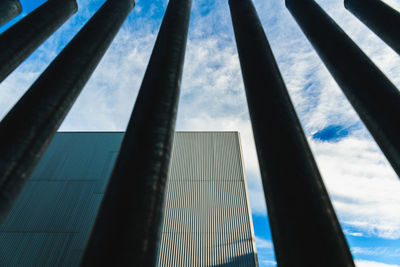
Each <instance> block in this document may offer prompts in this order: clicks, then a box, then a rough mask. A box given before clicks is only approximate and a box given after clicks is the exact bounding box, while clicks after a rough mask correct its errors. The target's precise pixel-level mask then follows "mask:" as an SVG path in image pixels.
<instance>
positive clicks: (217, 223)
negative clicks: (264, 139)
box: [159, 132, 258, 266]
mask: <svg viewBox="0 0 400 267" xmlns="http://www.w3.org/2000/svg"><path fill="white" fill-rule="evenodd" d="M257 265H258V264H257V257H256V250H255V240H254V233H253V225H252V221H251V213H250V208H249V202H248V197H247V185H246V181H245V176H244V170H243V165H242V155H241V147H240V140H239V135H238V133H237V132H178V133H176V134H175V140H174V147H173V154H172V162H171V168H170V174H169V180H168V182H167V192H166V199H165V214H164V225H163V232H162V241H161V247H160V256H159V266H257Z"/></svg>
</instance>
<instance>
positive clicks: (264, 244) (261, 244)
mask: <svg viewBox="0 0 400 267" xmlns="http://www.w3.org/2000/svg"><path fill="white" fill-rule="evenodd" d="M256 244H257V249H272V248H273V245H272V242H271V241H270V240H266V239H263V238H261V237H258V236H256Z"/></svg>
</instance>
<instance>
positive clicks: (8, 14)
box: [0, 0, 22, 27]
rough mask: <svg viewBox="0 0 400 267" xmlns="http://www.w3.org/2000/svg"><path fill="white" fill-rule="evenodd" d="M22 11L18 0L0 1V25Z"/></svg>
mask: <svg viewBox="0 0 400 267" xmlns="http://www.w3.org/2000/svg"><path fill="white" fill-rule="evenodd" d="M21 12H22V6H21V3H20V2H19V0H2V1H0V27H1V26H3V25H4V24H6V23H7V22H9V21H10V20H12V19H13V18H15V17H16V16H18V15H19V14H20V13H21Z"/></svg>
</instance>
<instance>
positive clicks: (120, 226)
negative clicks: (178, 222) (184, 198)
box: [81, 0, 192, 266]
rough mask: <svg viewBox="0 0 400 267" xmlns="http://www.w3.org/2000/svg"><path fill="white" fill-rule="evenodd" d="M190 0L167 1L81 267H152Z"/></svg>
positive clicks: (156, 256)
mask: <svg viewBox="0 0 400 267" xmlns="http://www.w3.org/2000/svg"><path fill="white" fill-rule="evenodd" d="M191 2H192V1H191V0H170V1H169V4H168V7H167V10H166V12H165V15H164V19H163V22H162V25H161V28H160V32H159V33H158V37H157V40H156V43H155V46H154V49H153V52H152V55H151V58H150V62H149V64H148V67H147V70H146V73H145V75H144V78H143V82H142V85H141V88H140V91H139V95H138V97H137V100H136V104H135V107H134V109H133V112H132V115H131V118H130V121H129V123H128V127H127V130H126V134H125V137H124V140H123V142H122V145H121V150H120V152H119V155H118V158H117V161H116V164H115V166H114V170H113V173H112V175H111V178H110V181H109V184H108V186H107V190H106V193H105V195H104V198H103V201H102V203H101V206H100V211H99V213H98V215H97V219H96V222H95V225H94V228H93V230H92V233H91V236H90V239H89V243H88V245H87V247H86V251H85V254H84V257H83V260H82V263H81V265H82V266H155V265H156V263H157V258H158V250H159V246H160V238H161V230H162V218H163V202H164V195H165V184H166V179H167V174H168V167H169V161H170V154H171V147H172V141H173V136H174V131H175V118H176V112H177V106H178V99H179V91H180V84H181V76H182V69H183V61H184V55H185V48H186V39H187V32H188V25H189V17H190V9H191Z"/></svg>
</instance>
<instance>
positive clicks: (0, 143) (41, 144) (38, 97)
mask: <svg viewBox="0 0 400 267" xmlns="http://www.w3.org/2000/svg"><path fill="white" fill-rule="evenodd" d="M133 6H134V1H133V0H109V1H107V2H106V3H105V4H104V5H103V6H102V7H101V8H100V9H99V11H98V12H97V13H96V14H95V15H94V16H93V18H92V19H90V21H89V22H88V23H87V24H86V25H85V26H84V27H83V28H82V30H81V31H80V32H79V33H78V34H77V35H76V36H75V37H74V39H73V40H72V41H71V42H70V43H69V44H68V45H67V47H66V48H65V49H64V50H63V51H62V52H61V53H60V54H59V55H58V56H57V57H56V59H55V60H54V61H53V62H52V63H51V64H50V66H49V67H48V68H47V69H46V70H45V71H44V72H43V74H42V75H41V76H40V77H39V78H38V79H37V80H36V82H35V83H34V84H33V85H32V86H31V87H30V88H29V90H28V91H27V92H26V93H25V94H24V96H23V97H22V98H21V99H20V100H19V101H18V102H17V104H16V105H15V106H14V107H13V108H12V109H11V111H10V112H9V113H8V114H7V115H6V117H5V118H4V119H3V120H2V121H1V122H0V222H1V221H2V220H3V219H4V218H5V216H6V215H7V213H8V211H9V209H10V208H11V206H12V203H13V202H14V200H15V199H16V197H17V196H18V193H19V192H20V191H21V189H22V187H23V185H24V184H25V182H26V180H27V179H28V177H29V174H30V173H31V171H32V170H33V168H34V167H35V165H36V163H37V162H38V161H39V159H40V157H41V156H42V154H43V152H44V150H45V149H46V147H47V146H48V144H49V142H50V141H51V139H52V138H53V136H54V134H55V132H56V131H57V129H58V127H59V126H60V124H61V122H62V121H63V120H64V117H65V116H66V115H67V113H68V111H69V110H70V108H71V106H72V105H73V103H74V102H75V99H76V98H77V97H78V95H79V93H80V92H81V90H82V88H83V87H84V85H85V84H86V82H87V80H88V79H89V77H90V75H91V74H92V73H93V71H94V69H95V68H96V66H97V64H98V63H99V61H100V59H101V58H102V56H103V55H104V53H105V52H106V50H107V48H108V46H109V45H110V43H111V42H112V40H113V39H114V36H115V35H116V33H117V32H118V30H119V28H120V27H121V25H122V23H123V22H124V20H125V18H126V17H127V15H128V14H129V12H130V11H131V10H132V8H133Z"/></svg>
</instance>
